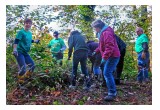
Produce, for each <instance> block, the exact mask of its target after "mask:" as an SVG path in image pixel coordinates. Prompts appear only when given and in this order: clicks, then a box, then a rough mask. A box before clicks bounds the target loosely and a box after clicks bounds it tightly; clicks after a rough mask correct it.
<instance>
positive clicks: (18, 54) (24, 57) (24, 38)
mask: <svg viewBox="0 0 160 110" xmlns="http://www.w3.org/2000/svg"><path fill="white" fill-rule="evenodd" d="M31 26H32V20H31V19H28V18H26V19H25V20H24V28H23V29H21V30H20V31H19V32H18V33H17V35H16V38H15V41H14V45H13V55H14V56H15V58H16V60H17V63H18V67H19V72H18V82H19V83H21V84H22V83H24V80H25V79H26V78H28V77H29V76H30V75H31V73H32V72H33V70H34V68H35V64H34V61H33V60H32V58H31V57H30V55H29V54H28V52H29V51H30V47H31V44H32V43H37V44H38V43H39V41H40V40H38V39H37V40H32V32H31V31H30V28H31ZM26 66H28V67H29V68H30V69H29V70H28V71H27V70H26Z"/></svg>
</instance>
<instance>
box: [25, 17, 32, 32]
mask: <svg viewBox="0 0 160 110" xmlns="http://www.w3.org/2000/svg"><path fill="white" fill-rule="evenodd" d="M31 26H32V20H31V19H29V18H26V19H25V20H24V28H25V30H29V29H30V28H31Z"/></svg>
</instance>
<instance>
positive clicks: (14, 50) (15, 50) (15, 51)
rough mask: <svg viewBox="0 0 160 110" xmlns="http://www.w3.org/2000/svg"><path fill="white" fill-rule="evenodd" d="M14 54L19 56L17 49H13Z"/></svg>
mask: <svg viewBox="0 0 160 110" xmlns="http://www.w3.org/2000/svg"><path fill="white" fill-rule="evenodd" d="M12 54H13V55H14V56H15V57H17V56H18V51H17V49H13V52H12Z"/></svg>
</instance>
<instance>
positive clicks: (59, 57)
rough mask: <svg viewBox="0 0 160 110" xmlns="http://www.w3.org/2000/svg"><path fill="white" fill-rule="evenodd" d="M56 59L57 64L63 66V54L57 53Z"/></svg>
mask: <svg viewBox="0 0 160 110" xmlns="http://www.w3.org/2000/svg"><path fill="white" fill-rule="evenodd" d="M53 58H55V59H56V63H57V64H59V65H61V66H62V60H63V53H61V52H60V53H57V54H56V55H54V57H53Z"/></svg>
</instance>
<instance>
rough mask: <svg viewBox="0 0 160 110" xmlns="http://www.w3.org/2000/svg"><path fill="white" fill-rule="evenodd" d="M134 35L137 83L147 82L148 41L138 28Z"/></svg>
mask: <svg viewBox="0 0 160 110" xmlns="http://www.w3.org/2000/svg"><path fill="white" fill-rule="evenodd" d="M136 33H137V35H138V37H137V39H136V42H135V51H136V52H137V54H138V56H137V60H138V76H137V81H138V82H140V83H141V82H142V81H144V82H148V81H149V79H148V68H149V51H148V44H149V39H148V37H147V35H146V34H144V33H143V29H142V28H140V27H137V28H136Z"/></svg>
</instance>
